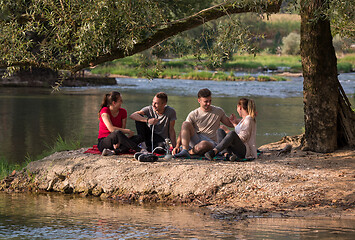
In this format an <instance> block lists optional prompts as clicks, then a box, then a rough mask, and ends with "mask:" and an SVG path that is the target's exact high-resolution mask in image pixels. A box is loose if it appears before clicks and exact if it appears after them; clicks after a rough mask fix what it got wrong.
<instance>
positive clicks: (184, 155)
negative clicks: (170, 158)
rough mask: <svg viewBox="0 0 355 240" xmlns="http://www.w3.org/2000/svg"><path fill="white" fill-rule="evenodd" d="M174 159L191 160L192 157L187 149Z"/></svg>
mask: <svg viewBox="0 0 355 240" xmlns="http://www.w3.org/2000/svg"><path fill="white" fill-rule="evenodd" d="M174 158H191V156H190V153H189V152H188V151H187V150H186V149H183V150H182V151H181V152H179V153H177V154H175V155H174Z"/></svg>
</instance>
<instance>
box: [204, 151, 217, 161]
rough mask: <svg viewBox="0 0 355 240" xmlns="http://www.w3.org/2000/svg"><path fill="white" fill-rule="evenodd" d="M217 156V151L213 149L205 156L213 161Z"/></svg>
mask: <svg viewBox="0 0 355 240" xmlns="http://www.w3.org/2000/svg"><path fill="white" fill-rule="evenodd" d="M215 156H216V153H215V152H214V151H213V150H210V151H208V152H206V153H205V157H206V158H208V160H210V161H212V160H213V158H214V157H215Z"/></svg>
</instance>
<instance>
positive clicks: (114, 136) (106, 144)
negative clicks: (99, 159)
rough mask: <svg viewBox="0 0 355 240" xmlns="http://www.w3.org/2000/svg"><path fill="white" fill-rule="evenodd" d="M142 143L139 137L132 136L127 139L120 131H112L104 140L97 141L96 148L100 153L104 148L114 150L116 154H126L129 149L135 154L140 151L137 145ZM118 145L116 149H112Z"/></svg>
mask: <svg viewBox="0 0 355 240" xmlns="http://www.w3.org/2000/svg"><path fill="white" fill-rule="evenodd" d="M141 142H142V138H141V137H140V136H133V137H131V138H128V137H127V136H126V135H125V134H124V133H123V132H121V131H114V132H112V133H110V135H108V136H107V137H105V138H100V139H99V140H98V144H97V148H98V149H99V150H100V151H101V152H102V151H103V150H104V149H105V148H107V149H111V150H115V153H116V154H119V153H124V152H128V151H129V150H130V149H132V150H135V151H136V152H139V151H140V148H139V147H138V144H139V143H141ZM118 143H119V144H120V146H119V147H118V148H117V149H114V148H113V145H114V144H118Z"/></svg>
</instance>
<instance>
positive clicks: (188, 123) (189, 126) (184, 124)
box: [181, 121, 193, 130]
mask: <svg viewBox="0 0 355 240" xmlns="http://www.w3.org/2000/svg"><path fill="white" fill-rule="evenodd" d="M191 128H193V126H192V123H190V122H187V121H184V122H183V123H182V125H181V130H183V129H184V130H186V129H191Z"/></svg>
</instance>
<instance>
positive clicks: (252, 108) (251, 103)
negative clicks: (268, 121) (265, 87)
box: [247, 99, 256, 120]
mask: <svg viewBox="0 0 355 240" xmlns="http://www.w3.org/2000/svg"><path fill="white" fill-rule="evenodd" d="M247 111H248V114H249V115H250V116H251V117H252V118H253V119H254V120H255V117H256V107H255V102H254V100H253V99H248V110H247Z"/></svg>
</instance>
